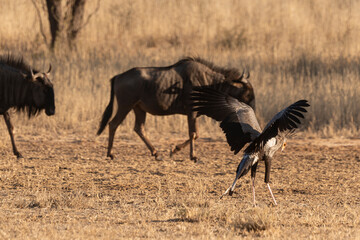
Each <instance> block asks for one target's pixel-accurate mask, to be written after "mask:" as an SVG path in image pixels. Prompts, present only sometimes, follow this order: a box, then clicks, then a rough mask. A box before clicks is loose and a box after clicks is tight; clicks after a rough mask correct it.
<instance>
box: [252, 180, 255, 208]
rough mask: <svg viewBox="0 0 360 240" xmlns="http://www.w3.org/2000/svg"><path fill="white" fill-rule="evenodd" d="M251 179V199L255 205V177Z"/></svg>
mask: <svg viewBox="0 0 360 240" xmlns="http://www.w3.org/2000/svg"><path fill="white" fill-rule="evenodd" d="M251 180H252V192H253V201H254V206H256V201H255V178H251Z"/></svg>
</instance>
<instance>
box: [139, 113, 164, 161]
mask: <svg viewBox="0 0 360 240" xmlns="http://www.w3.org/2000/svg"><path fill="white" fill-rule="evenodd" d="M134 113H135V127H134V131H135V132H136V133H137V135H139V137H140V138H141V140H143V142H144V143H145V144H146V146H147V148H148V149H149V150H150V152H151V156H155V159H156V160H162V159H161V157H160V156H159V154H158V153H157V151H156V150H155V148H154V146H153V145H152V144H151V143H150V141H149V139H148V138H147V137H146V136H145V131H144V125H145V120H146V112H144V111H143V110H142V109H140V108H139V107H134Z"/></svg>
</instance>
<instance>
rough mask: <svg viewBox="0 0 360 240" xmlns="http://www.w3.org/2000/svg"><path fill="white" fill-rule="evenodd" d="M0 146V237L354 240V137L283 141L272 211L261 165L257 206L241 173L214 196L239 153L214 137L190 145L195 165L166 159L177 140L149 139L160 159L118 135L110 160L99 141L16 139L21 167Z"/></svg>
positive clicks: (357, 206)
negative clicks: (236, 181) (196, 158)
mask: <svg viewBox="0 0 360 240" xmlns="http://www.w3.org/2000/svg"><path fill="white" fill-rule="evenodd" d="M118 134H119V133H118ZM70 136H71V135H70ZM0 140H1V141H0V161H1V164H0V239H13V238H20V239H50V238H51V239H68V238H72V239H95V238H96V239H98V238H100V239H122V238H156V239H159V238H160V239H161V238H165V239H173V238H178V239H184V238H186V239H209V238H211V239H213V238H266V239H279V238H286V239H298V238H306V239H309V238H311V239H360V220H359V215H360V193H359V190H360V174H359V172H360V171H359V170H360V140H359V139H306V138H303V139H299V138H297V139H291V140H290V141H289V142H288V145H287V148H286V149H285V151H284V152H282V153H281V152H278V153H277V154H276V155H275V159H274V161H273V166H272V173H271V186H272V189H273V192H274V195H275V197H276V199H277V201H278V206H273V204H272V201H271V198H270V195H269V192H268V191H267V188H266V185H265V184H264V182H263V178H264V164H263V163H262V164H260V168H259V170H258V174H257V181H256V190H257V195H256V196H257V203H258V205H257V206H256V207H253V206H252V197H251V185H250V176H249V175H246V176H245V177H244V178H243V179H241V181H240V183H241V186H238V187H237V188H236V191H235V193H234V195H233V196H231V197H230V196H226V197H224V198H223V199H221V200H220V199H219V196H220V195H221V194H222V193H223V191H225V190H226V188H227V187H228V186H229V185H230V183H231V182H232V181H233V178H234V176H235V170H236V167H237V165H238V163H239V161H240V160H239V159H240V156H241V155H240V154H239V155H238V156H234V155H233V154H232V153H231V152H230V150H229V147H228V146H227V144H226V143H225V142H224V139H223V138H213V139H211V138H209V139H205V138H201V139H199V140H198V141H197V155H198V156H199V157H200V158H201V162H199V163H196V164H194V163H193V162H191V161H190V160H189V159H188V148H186V149H185V150H184V151H182V152H179V153H178V154H177V155H175V156H174V157H173V158H170V157H169V156H168V153H169V149H170V145H171V144H175V143H179V142H181V138H180V137H175V138H164V137H155V139H154V143H155V142H156V144H155V145H156V147H157V148H158V149H160V152H161V153H162V154H163V156H164V159H163V160H162V161H156V160H154V159H153V157H151V156H150V154H149V152H148V150H147V149H146V148H145V145H144V144H143V143H142V142H141V141H140V140H139V138H138V137H136V136H135V137H134V135H128V136H123V137H122V138H121V140H120V137H117V139H116V141H115V145H114V151H113V153H114V154H115V155H116V159H114V160H109V159H107V158H105V157H104V156H105V154H106V142H107V134H104V135H102V136H101V137H98V138H95V137H91V136H90V137H68V136H67V137H65V136H64V137H52V136H45V137H38V136H37V137H34V136H30V135H29V136H26V135H24V136H20V135H19V134H18V135H17V143H18V147H19V149H20V150H21V152H22V154H23V155H24V156H25V158H24V159H20V160H17V159H16V158H15V157H14V156H13V155H12V152H11V149H10V141H9V139H8V136H7V132H3V134H2V136H1V137H0Z"/></svg>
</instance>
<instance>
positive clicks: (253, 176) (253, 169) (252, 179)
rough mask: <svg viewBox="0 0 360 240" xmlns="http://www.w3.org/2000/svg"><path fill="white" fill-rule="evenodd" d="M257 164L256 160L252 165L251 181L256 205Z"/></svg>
mask: <svg viewBox="0 0 360 240" xmlns="http://www.w3.org/2000/svg"><path fill="white" fill-rule="evenodd" d="M257 165H258V162H255V163H254V165H252V166H251V182H252V192H253V201H254V206H256V201H255V176H256V168H257Z"/></svg>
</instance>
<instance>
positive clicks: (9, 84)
mask: <svg viewBox="0 0 360 240" xmlns="http://www.w3.org/2000/svg"><path fill="white" fill-rule="evenodd" d="M50 71H51V65H50V68H49V70H48V71H47V72H39V71H37V70H33V69H32V68H31V67H30V66H29V65H27V64H26V63H24V61H23V60H22V59H15V58H13V57H12V56H10V55H9V56H7V57H0V115H3V116H4V120H5V123H6V125H7V128H8V130H9V134H10V137H11V143H12V147H13V152H14V154H15V155H16V156H17V157H18V158H20V157H22V156H21V154H20V152H19V151H18V150H17V148H16V146H15V141H14V136H13V132H12V129H13V126H12V124H11V121H10V115H9V112H8V110H9V109H11V108H13V109H16V110H18V111H24V112H26V113H27V115H28V116H29V118H30V117H32V116H35V115H37V114H38V113H40V112H41V111H42V110H45V113H46V115H48V116H51V115H54V114H55V101H54V88H53V84H52V83H51V81H50V79H49V75H50Z"/></svg>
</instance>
